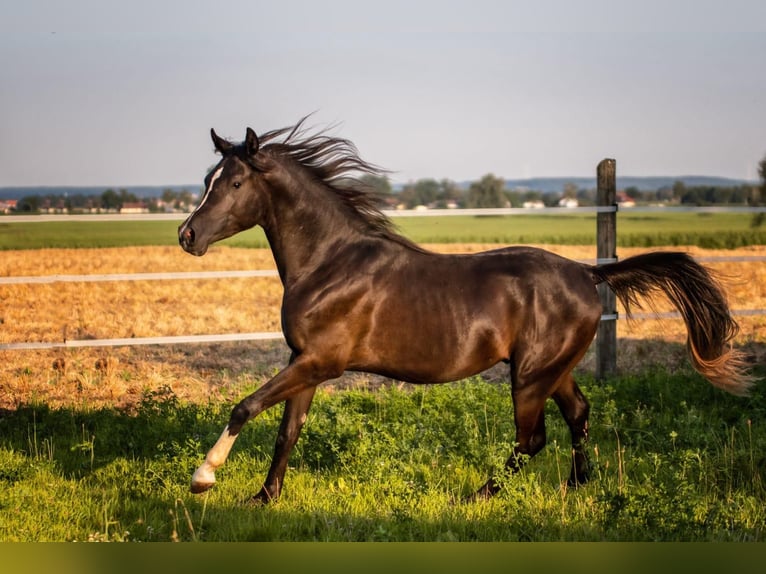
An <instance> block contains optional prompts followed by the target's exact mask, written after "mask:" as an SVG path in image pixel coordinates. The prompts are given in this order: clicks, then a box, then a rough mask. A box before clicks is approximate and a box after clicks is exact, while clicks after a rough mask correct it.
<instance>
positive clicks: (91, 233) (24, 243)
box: [0, 211, 766, 250]
mask: <svg viewBox="0 0 766 574" xmlns="http://www.w3.org/2000/svg"><path fill="white" fill-rule="evenodd" d="M617 221H618V223H617V225H618V245H620V246H622V247H655V246H668V245H697V246H700V247H705V248H711V249H733V248H738V247H744V246H748V245H764V244H766V229H764V228H762V227H761V228H752V227H751V217H750V216H748V215H743V214H739V213H715V214H711V213H631V212H629V211H622V212H620V213H619V215H618V220H617ZM394 222H395V224H396V225H397V226H398V227H399V229H400V230H401V232H402V233H403V234H404V235H406V236H407V237H409V238H410V239H412V240H413V241H415V242H417V243H500V244H517V243H537V244H540V243H543V244H555V245H590V244H594V243H595V238H596V224H595V216H594V215H589V214H574V215H519V216H497V217H470V216H449V217H448V216H445V217H406V218H396V219H395V220H394ZM179 223H180V221H116V222H112V221H109V222H104V221H93V222H45V223H14V222H13V221H12V218H10V217H9V218H0V250H3V249H6V250H7V249H44V248H54V247H55V248H66V247H71V248H85V247H124V246H141V245H158V246H159V245H177V243H178V239H177V228H178V225H179ZM223 244H224V245H229V246H232V247H250V248H253V247H267V244H266V238H265V236H264V234H263V231H262V230H261V229H260V228H256V229H252V230H250V231H246V232H243V233H240V234H239V235H237V236H235V237H233V238H231V239H228V240H226V241H224V242H223Z"/></svg>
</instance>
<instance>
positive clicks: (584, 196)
mask: <svg viewBox="0 0 766 574" xmlns="http://www.w3.org/2000/svg"><path fill="white" fill-rule="evenodd" d="M362 180H363V182H364V183H365V184H366V185H367V186H368V187H369V188H370V189H371V190H372V191H374V192H375V193H377V194H378V195H379V196H380V197H381V200H382V205H383V206H384V207H389V208H396V207H400V208H401V207H403V208H408V209H413V208H416V207H419V206H425V207H428V208H429V209H440V208H463V207H465V208H475V207H523V206H525V205H529V204H530V203H532V204H536V205H545V206H557V205H559V202H560V201H561V200H562V198H566V199H572V200H577V203H578V204H579V205H582V206H589V205H595V203H596V189H595V187H594V186H587V187H583V186H582V185H578V183H576V180H573V181H572V182H570V183H564V184H563V190H562V191H557V192H552V191H541V190H537V189H529V188H524V187H509V185H508V182H507V181H506V180H504V179H502V178H500V177H496V176H494V175H492V174H487V175H485V176H484V177H482V178H481V179H479V180H477V181H474V182H471V183H470V184H459V183H456V182H454V181H451V180H448V179H442V180H436V179H420V180H417V181H414V182H410V183H407V184H405V185H403V186H401V187H397V188H396V189H395V188H394V187H393V186H392V184H391V182H390V181H389V179H388V178H387V177H385V176H372V175H366V176H364V177H363V178H362ZM196 191H197V190H195V192H194V193H193V192H191V191H189V190H187V189H180V190H179V189H171V188H167V189H165V190H163V191H162V192H161V193H160V194H159V195H158V196H157V195H152V196H150V197H145V196H140V195H137V194H136V193H134V192H132V191H130V190H128V189H125V188H122V189H117V190H115V189H111V188H110V189H106V190H104V191H103V192H102V193H100V194H94V193H42V194H41V193H35V194H30V195H26V196H24V197H22V198H21V199H19V200H18V202H17V204H16V207H15V211H16V212H17V213H41V212H42V213H98V212H114V211H120V210H121V209H123V207H124V206H125V205H126V204H130V205H131V206H132V207H134V208H138V209H141V210H143V211H148V212H150V213H152V212H169V211H171V212H172V211H189V210H190V208H192V207H193V205H194V203H195V201H196V199H197V193H196ZM619 193H620V197H621V198H622V200H626V199H630V200H632V201H634V202H635V203H637V204H668V205H690V206H704V205H762V202H763V201H765V200H766V193H764V185H763V184H761V185H759V184H757V183H744V184H743V183H738V184H732V185H712V184H703V185H689V184H687V183H684V182H683V181H682V180H677V181H676V182H675V183H673V184H672V185H666V186H661V187H659V188H657V189H649V190H647V189H639V188H638V187H635V186H630V187H625V188H624V189H620V190H619ZM137 206H138V207H137Z"/></svg>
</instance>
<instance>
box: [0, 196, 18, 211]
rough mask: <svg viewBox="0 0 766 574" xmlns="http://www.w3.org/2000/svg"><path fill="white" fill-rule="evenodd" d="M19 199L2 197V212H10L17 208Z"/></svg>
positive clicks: (0, 202)
mask: <svg viewBox="0 0 766 574" xmlns="http://www.w3.org/2000/svg"><path fill="white" fill-rule="evenodd" d="M16 203H17V200H15V199H2V200H0V213H6V214H7V213H10V212H11V211H13V210H15V209H16Z"/></svg>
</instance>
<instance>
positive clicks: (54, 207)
mask: <svg viewBox="0 0 766 574" xmlns="http://www.w3.org/2000/svg"><path fill="white" fill-rule="evenodd" d="M194 201H195V195H194V194H192V193H191V192H190V191H187V190H181V191H175V190H172V189H166V190H165V191H163V192H162V194H161V195H160V197H149V198H143V197H138V196H137V195H136V194H134V193H132V192H130V191H128V190H127V189H119V190H115V189H111V188H110V189H106V190H104V192H103V193H101V194H100V195H94V194H84V193H75V194H68V193H67V194H58V193H48V194H42V195H40V194H34V195H27V196H25V197H22V198H21V199H19V200H18V202H17V203H16V208H15V211H16V212H17V213H41V212H42V213H99V212H107V213H109V212H117V211H120V210H122V209H123V208H124V207H125V206H127V205H129V206H131V207H133V208H134V209H138V210H142V211H147V212H149V213H162V212H172V211H189V208H190V207H191V206H192V205H193V204H194Z"/></svg>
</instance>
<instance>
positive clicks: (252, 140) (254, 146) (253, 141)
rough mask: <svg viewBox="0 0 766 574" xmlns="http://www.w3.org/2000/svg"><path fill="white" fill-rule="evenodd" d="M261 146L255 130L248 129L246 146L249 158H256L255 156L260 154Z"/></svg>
mask: <svg viewBox="0 0 766 574" xmlns="http://www.w3.org/2000/svg"><path fill="white" fill-rule="evenodd" d="M260 145H261V143H260V142H259V141H258V136H257V135H256V134H255V132H254V131H253V129H252V128H247V132H246V133H245V146H246V149H247V156H248V157H250V158H254V157H255V154H257V153H258V148H259V147H260Z"/></svg>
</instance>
